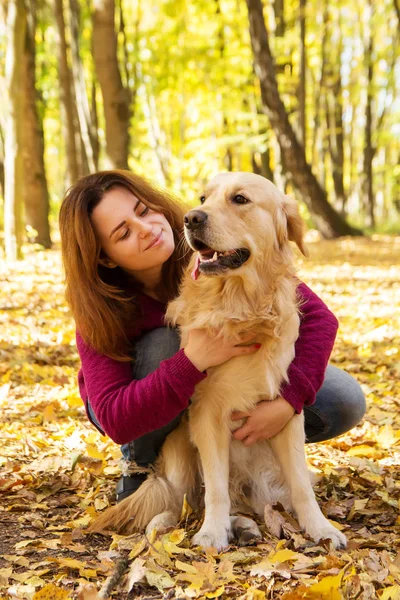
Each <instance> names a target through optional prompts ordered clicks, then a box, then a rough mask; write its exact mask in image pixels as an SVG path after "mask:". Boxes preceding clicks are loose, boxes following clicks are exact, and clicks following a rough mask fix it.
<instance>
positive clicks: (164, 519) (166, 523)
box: [146, 510, 179, 535]
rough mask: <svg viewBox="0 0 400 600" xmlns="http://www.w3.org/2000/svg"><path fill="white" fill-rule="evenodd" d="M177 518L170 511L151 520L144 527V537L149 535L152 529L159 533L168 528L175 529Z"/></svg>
mask: <svg viewBox="0 0 400 600" xmlns="http://www.w3.org/2000/svg"><path fill="white" fill-rule="evenodd" d="M178 520H179V517H178V516H177V515H176V514H175V513H174V512H173V511H171V510H167V511H165V512H163V513H160V514H158V515H156V516H155V517H153V518H152V520H151V521H150V523H149V524H148V525H147V527H146V535H150V534H151V532H152V531H153V529H156V530H157V531H158V532H159V533H161V532H162V531H164V530H166V529H168V528H169V527H175V525H176V524H177V523H178Z"/></svg>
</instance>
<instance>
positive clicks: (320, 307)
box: [281, 283, 339, 413]
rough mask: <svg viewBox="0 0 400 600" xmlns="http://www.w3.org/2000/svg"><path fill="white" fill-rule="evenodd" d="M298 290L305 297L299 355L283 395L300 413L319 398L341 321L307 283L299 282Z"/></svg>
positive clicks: (298, 339)
mask: <svg viewBox="0 0 400 600" xmlns="http://www.w3.org/2000/svg"><path fill="white" fill-rule="evenodd" d="M297 293H298V295H299V296H300V298H302V300H303V302H302V304H301V306H300V312H301V319H300V332H299V337H298V338H297V341H296V344H295V357H294V359H293V361H292V363H291V365H290V366H289V370H288V379H289V382H288V383H285V384H284V385H283V386H282V387H281V395H282V396H283V398H285V400H287V402H289V404H291V405H292V406H293V408H294V409H295V411H296V412H297V413H300V412H301V411H302V409H303V406H304V405H310V404H313V403H314V402H315V398H316V395H317V392H318V390H319V389H320V387H321V386H322V384H323V382H324V377H325V370H326V367H327V365H328V361H329V357H330V355H331V352H332V348H333V344H334V343H335V339H336V333H337V330H338V326H339V323H338V320H337V318H336V317H335V315H334V314H333V313H332V312H331V311H330V310H329V308H328V307H327V306H326V304H325V303H324V302H323V301H322V300H321V299H320V298H318V296H317V295H316V294H314V292H312V291H311V290H310V288H309V287H307V286H306V284H305V283H300V284H299V286H298V288H297Z"/></svg>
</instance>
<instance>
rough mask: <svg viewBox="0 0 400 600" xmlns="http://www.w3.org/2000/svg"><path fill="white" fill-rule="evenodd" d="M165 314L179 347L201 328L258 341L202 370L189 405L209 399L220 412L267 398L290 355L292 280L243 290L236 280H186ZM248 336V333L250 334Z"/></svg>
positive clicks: (295, 325)
mask: <svg viewBox="0 0 400 600" xmlns="http://www.w3.org/2000/svg"><path fill="white" fill-rule="evenodd" d="M167 318H168V320H169V321H172V322H173V323H174V324H178V325H179V326H180V330H181V337H182V347H184V346H185V344H186V341H187V336H188V332H189V331H190V330H191V329H195V328H198V329H200V328H202V329H207V330H209V331H211V332H217V331H219V335H221V336H222V337H224V338H227V339H230V340H238V341H239V339H240V338H241V337H244V336H247V337H248V336H251V337H252V339H251V342H252V343H255V342H257V343H260V344H261V348H260V350H258V351H257V352H256V353H254V354H251V355H246V356H238V357H234V358H231V359H230V360H229V361H227V362H225V363H223V364H221V365H218V366H216V367H212V368H209V369H207V378H206V379H205V380H203V381H202V382H201V383H199V384H198V385H197V386H196V390H195V394H194V397H193V398H192V406H193V408H194V406H195V405H196V404H198V403H199V402H200V403H201V405H204V408H205V409H206V410H209V408H206V405H207V404H208V403H211V404H212V405H213V407H214V409H215V408H217V406H218V407H219V409H220V411H221V416H222V417H223V416H225V415H227V414H229V413H230V412H231V411H232V410H249V409H251V408H253V407H254V405H255V404H256V403H257V402H259V401H260V400H273V399H274V398H276V396H277V395H278V393H279V388H280V385H281V384H282V382H283V381H284V380H285V378H286V373H287V369H288V367H289V365H290V363H291V361H292V360H293V358H294V343H295V341H296V339H297V337H298V331H299V315H298V310H297V300H296V282H295V280H294V278H293V277H292V276H291V275H287V276H286V277H281V278H280V279H279V280H278V281H277V282H275V285H274V287H273V288H272V289H271V288H268V286H267V285H264V286H263V288H261V289H260V288H258V289H254V290H252V289H250V290H249V289H248V288H246V286H245V285H244V284H243V282H242V281H241V280H240V279H239V278H232V279H230V280H229V279H228V280H227V281H225V282H222V283H221V282H220V281H213V279H212V278H211V279H210V278H209V279H206V278H205V279H204V281H203V282H200V281H199V282H193V281H191V280H190V279H186V280H185V282H184V284H183V286H182V289H181V294H180V296H179V297H178V298H177V299H176V300H175V301H174V302H172V303H171V304H170V306H169V308H168V312H167ZM253 336H254V337H253Z"/></svg>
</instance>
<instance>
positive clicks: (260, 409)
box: [231, 396, 295, 446]
mask: <svg viewBox="0 0 400 600" xmlns="http://www.w3.org/2000/svg"><path fill="white" fill-rule="evenodd" d="M294 413H295V410H294V408H293V406H292V405H291V404H289V402H287V401H286V400H285V399H284V398H282V397H281V396H280V397H279V398H277V399H276V400H272V401H266V400H263V401H262V402H259V403H258V404H257V406H256V407H255V409H254V410H253V411H252V412H240V411H235V412H233V413H232V414H231V419H232V420H233V421H237V420H238V419H244V418H246V417H247V421H246V422H245V424H244V425H242V426H241V427H239V429H237V430H236V431H235V432H234V433H233V434H232V435H233V437H234V438H235V439H236V440H241V441H242V442H243V443H244V445H245V446H252V445H253V444H255V443H256V442H258V441H259V440H267V439H268V438H271V437H273V436H274V435H276V434H277V433H279V432H280V431H281V430H282V429H283V428H284V427H285V425H286V423H288V421H289V420H290V419H291V418H292V417H293V415H294Z"/></svg>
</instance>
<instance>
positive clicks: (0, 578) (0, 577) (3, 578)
mask: <svg viewBox="0 0 400 600" xmlns="http://www.w3.org/2000/svg"><path fill="white" fill-rule="evenodd" d="M12 572H13V570H12V567H6V568H4V569H0V585H4V586H6V585H8V580H9V578H10V577H11V575H12Z"/></svg>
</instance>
